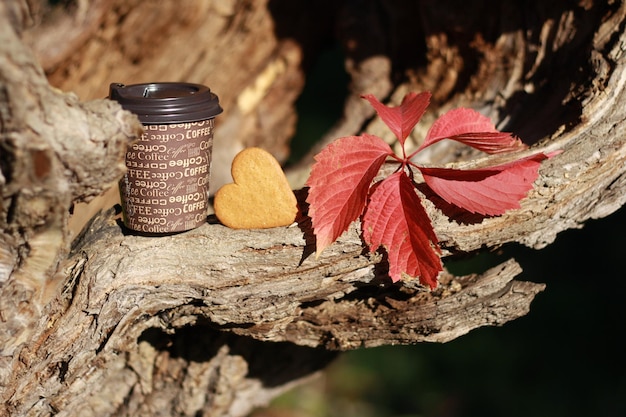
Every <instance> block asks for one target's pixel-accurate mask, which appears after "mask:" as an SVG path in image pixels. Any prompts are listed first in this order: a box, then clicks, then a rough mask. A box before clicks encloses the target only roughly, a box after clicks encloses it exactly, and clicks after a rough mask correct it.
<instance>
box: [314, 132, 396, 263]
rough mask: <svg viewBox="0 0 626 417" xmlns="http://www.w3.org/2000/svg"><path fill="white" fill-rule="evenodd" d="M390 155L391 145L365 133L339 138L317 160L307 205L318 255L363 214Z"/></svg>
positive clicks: (391, 153)
mask: <svg viewBox="0 0 626 417" xmlns="http://www.w3.org/2000/svg"><path fill="white" fill-rule="evenodd" d="M389 155H393V151H392V150H391V147H389V145H387V144H386V143H385V142H384V141H382V140H381V139H380V138H378V137H376V136H372V135H368V134H364V135H362V136H349V137H345V138H340V139H337V140H335V141H334V142H333V143H331V144H330V145H328V146H327V147H326V148H324V149H323V150H322V151H321V152H320V153H319V154H318V155H317V156H316V157H315V159H316V161H317V163H315V164H314V165H313V169H312V171H311V175H310V177H309V179H308V181H307V186H308V187H309V195H308V197H307V202H308V203H309V216H310V217H311V221H312V224H313V230H315V237H316V241H317V253H318V255H319V254H320V253H321V252H322V251H323V250H324V249H325V248H326V247H327V246H329V245H330V244H331V243H333V242H334V241H335V240H337V238H338V237H339V236H341V234H342V233H343V232H345V231H346V230H347V229H348V227H349V226H350V223H352V222H353V221H354V220H356V219H357V218H358V217H359V216H360V215H361V213H363V208H364V207H365V203H366V201H367V195H368V191H369V188H370V185H371V184H372V181H373V180H374V177H375V176H376V174H377V173H378V171H379V170H380V167H381V166H382V164H383V163H384V162H385V159H386V158H387V156H389Z"/></svg>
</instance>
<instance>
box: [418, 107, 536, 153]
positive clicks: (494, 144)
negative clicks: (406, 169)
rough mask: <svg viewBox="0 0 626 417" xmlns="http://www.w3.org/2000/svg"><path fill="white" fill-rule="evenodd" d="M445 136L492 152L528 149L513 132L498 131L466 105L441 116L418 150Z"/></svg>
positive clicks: (484, 117)
mask: <svg viewBox="0 0 626 417" xmlns="http://www.w3.org/2000/svg"><path fill="white" fill-rule="evenodd" d="M443 139H452V140H456V141H458V142H462V143H464V144H466V145H469V146H472V147H474V148H476V149H478V150H481V151H483V152H487V153H490V154H493V153H502V152H511V151H515V150H521V149H524V148H526V145H524V144H523V143H522V141H520V140H519V139H518V138H516V137H514V136H513V135H511V134H510V133H507V132H500V131H498V130H497V129H496V127H495V126H494V125H493V123H492V122H491V120H489V118H488V117H487V116H484V115H482V114H480V113H478V112H477V111H476V110H472V109H466V108H460V109H453V110H450V111H448V112H446V113H445V114H443V115H442V116H441V117H439V118H438V119H437V120H436V121H435V122H434V123H433V125H432V126H431V127H430V129H429V130H428V133H427V134H426V139H425V140H424V143H422V146H420V148H419V149H418V151H420V150H421V149H424V148H426V147H427V146H430V145H432V144H433V143H435V142H439V141H440V140H443Z"/></svg>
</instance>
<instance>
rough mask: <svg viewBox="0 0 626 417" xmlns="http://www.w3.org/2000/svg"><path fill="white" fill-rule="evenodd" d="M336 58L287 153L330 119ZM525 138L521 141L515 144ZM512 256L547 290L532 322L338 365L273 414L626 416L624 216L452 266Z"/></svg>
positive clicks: (337, 76) (367, 352)
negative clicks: (540, 245)
mask: <svg viewBox="0 0 626 417" xmlns="http://www.w3.org/2000/svg"><path fill="white" fill-rule="evenodd" d="M342 60H343V57H342V56H341V53H340V52H339V51H338V49H329V50H328V51H327V52H326V53H324V54H322V55H321V57H320V58H319V60H318V62H317V63H316V65H314V66H313V67H312V69H311V71H310V72H309V73H308V74H307V84H306V87H305V90H304V92H303V94H302V96H301V98H300V100H299V102H298V110H299V117H300V119H299V124H298V131H297V132H298V133H297V135H296V137H294V139H293V142H292V147H293V156H294V158H295V159H297V158H298V157H299V156H301V155H302V154H303V153H304V152H306V150H307V149H308V147H309V146H310V143H312V142H313V141H315V140H318V139H319V137H321V135H323V134H324V132H325V131H327V130H328V129H329V128H330V126H332V124H333V123H334V121H335V120H337V117H338V114H339V113H340V111H341V108H342V104H343V99H344V97H345V94H346V82H347V76H346V75H345V73H344V72H343V69H342V68H343V67H342V66H343V63H342ZM522 139H523V138H522ZM510 257H514V258H515V259H517V260H518V262H519V263H520V264H521V265H522V268H523V270H524V272H523V273H522V275H521V276H519V277H518V279H519V280H527V281H534V282H542V283H546V284H547V288H546V290H545V291H544V292H543V293H540V294H539V295H538V296H537V298H536V299H535V301H534V302H533V303H532V305H531V311H530V313H529V314H528V315H527V316H525V317H523V318H520V319H518V320H515V321H513V322H510V323H507V324H506V325H504V326H503V327H498V328H494V327H486V328H481V329H477V330H474V331H472V332H470V333H469V334H467V335H465V336H463V337H461V338H459V339H456V340H454V341H452V342H449V343H447V344H419V345H415V346H386V347H380V348H375V349H363V350H358V351H353V352H348V353H346V354H343V355H342V356H340V358H339V359H338V360H337V362H335V363H334V364H333V365H332V366H331V367H330V368H329V369H328V370H327V372H326V373H325V375H324V377H323V378H322V379H320V380H317V381H315V382H312V383H310V384H308V385H305V386H303V387H301V388H298V389H296V390H294V391H292V392H290V393H288V394H286V395H284V396H283V397H281V398H279V399H277V400H276V401H275V402H274V404H273V406H272V407H271V408H270V409H268V410H262V411H261V410H260V411H259V413H261V414H262V415H264V416H265V415H268V416H303V417H313V416H315V417H322V416H324V417H326V416H328V417H330V416H332V417H335V416H336V417H352V416H354V417H368V416H372V417H383V416H384V417H386V416H394V417H417V416H425V417H435V416H436V417H460V416H464V417H465V416H468V417H469V416H471V417H490V416H494V417H495V416H498V417H502V416H507V417H517V416H519V417H522V416H523V417H530V416H532V417H543V416H545V417H557V416H564V417H565V416H568V417H575V416H581V417H582V416H585V417H599V416H602V417H620V416H626V359H625V355H626V342H624V337H623V336H624V333H625V332H624V329H625V321H626V301H625V297H626V284H625V282H624V278H625V277H626V273H625V272H624V265H623V263H624V260H625V259H626V209H625V208H622V209H620V210H619V211H618V212H616V213H614V214H613V215H611V216H609V217H607V218H604V219H600V220H590V221H588V222H587V223H586V224H585V226H584V228H583V229H580V230H569V231H565V232H562V233H561V234H559V236H558V238H557V240H556V241H555V242H554V243H553V244H552V245H550V246H548V247H547V248H544V249H542V250H532V249H528V248H525V247H522V246H520V245H510V246H507V247H505V248H502V250H501V251H499V253H497V254H484V255H481V256H479V257H478V258H475V259H470V260H465V261H457V262H454V263H450V262H447V263H446V266H447V267H449V268H451V270H452V271H453V272H455V273H466V272H481V271H483V270H485V269H487V268H488V267H489V266H492V265H495V264H497V263H499V262H502V261H504V260H506V259H508V258H510Z"/></svg>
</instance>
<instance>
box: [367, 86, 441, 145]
mask: <svg viewBox="0 0 626 417" xmlns="http://www.w3.org/2000/svg"><path fill="white" fill-rule="evenodd" d="M362 97H363V98H364V99H366V100H367V101H369V102H370V104H371V105H372V107H373V108H374V109H375V110H376V113H378V116H379V117H380V118H381V120H382V121H383V122H384V123H385V124H386V125H387V127H388V128H389V129H390V130H391V131H392V132H393V133H394V134H395V135H396V138H398V141H400V144H401V145H402V146H404V141H405V140H406V138H407V136H409V134H410V133H411V130H413V128H414V127H415V125H416V124H417V122H419V121H420V119H421V118H422V116H423V115H424V112H425V111H426V108H427V107H428V104H429V103H430V93H429V92H424V93H420V94H417V93H412V92H411V93H408V94H407V95H406V96H404V98H403V99H402V103H401V104H400V105H399V106H397V107H388V106H385V105H384V104H382V103H381V102H380V101H378V100H377V99H376V97H374V96H373V95H371V94H367V95H364V96H362Z"/></svg>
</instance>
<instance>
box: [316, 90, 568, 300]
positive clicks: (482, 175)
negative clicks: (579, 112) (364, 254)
mask: <svg viewBox="0 0 626 417" xmlns="http://www.w3.org/2000/svg"><path fill="white" fill-rule="evenodd" d="M430 97H431V95H430V93H421V94H416V93H408V94H407V95H406V96H405V97H404V99H403V100H402V103H401V104H400V105H399V106H397V107H388V106H386V105H384V104H382V103H381V102H379V101H378V100H377V99H376V98H375V97H374V96H372V95H365V96H363V98H364V99H366V100H368V101H369V103H370V104H371V105H372V107H373V108H374V109H375V110H376V112H377V113H378V115H379V117H380V118H381V120H382V121H383V122H384V123H385V124H386V125H387V126H388V127H389V129H390V130H391V131H392V132H393V133H394V134H395V135H396V137H397V139H398V141H399V142H400V144H401V146H402V157H398V156H396V155H395V154H394V153H393V151H392V150H391V147H390V146H389V145H387V144H386V143H385V142H384V141H383V140H382V139H381V138H379V137H377V136H372V135H368V134H364V135H361V136H349V137H345V138H341V139H338V140H336V141H335V142H333V143H332V144H330V145H328V146H327V147H326V148H325V149H324V150H322V151H321V152H320V153H319V154H318V155H317V156H316V157H315V159H316V163H315V164H314V165H313V169H312V171H311V175H310V177H309V180H308V181H307V185H308V186H309V195H308V197H307V202H308V203H309V216H310V217H311V221H312V226H313V230H314V233H315V236H316V238H317V253H318V255H319V253H321V252H322V251H323V250H324V248H326V247H327V246H329V245H330V244H331V243H332V242H334V241H335V240H336V239H337V238H338V237H339V236H340V235H341V234H342V233H343V232H345V231H346V230H347V229H348V227H349V226H350V223H352V222H353V221H354V220H356V219H358V218H359V217H360V216H362V219H361V220H362V222H361V227H362V232H363V240H364V241H365V243H366V244H367V246H368V248H369V250H370V252H374V251H377V250H378V249H379V248H380V247H381V246H382V247H383V248H385V250H386V251H387V254H388V260H389V276H390V277H391V279H392V280H393V281H398V280H399V279H401V278H402V277H403V276H404V275H408V276H412V277H417V276H419V278H420V282H422V283H423V284H425V285H429V286H430V287H431V288H435V287H436V286H437V276H438V274H439V272H441V270H442V265H441V260H440V255H441V250H440V249H439V247H438V240H437V236H436V234H435V231H434V229H433V226H432V224H431V222H430V219H429V218H428V215H427V213H426V211H425V209H424V207H423V205H422V203H421V199H420V197H419V195H418V194H417V191H416V184H415V183H414V182H413V180H412V174H411V176H410V177H409V175H410V174H409V172H410V171H408V170H409V169H410V167H415V168H417V169H419V170H420V172H421V173H422V176H423V178H424V181H425V182H426V185H427V186H428V188H430V190H431V191H432V192H433V193H434V194H437V195H438V196H439V197H441V198H442V199H443V200H445V201H446V202H447V203H448V204H451V205H453V206H456V207H460V208H461V209H463V210H466V211H468V212H471V213H478V214H480V215H500V214H503V213H504V212H505V211H506V210H509V209H514V208H519V201H520V200H521V199H522V198H524V196H525V195H526V194H527V193H528V191H529V190H530V189H531V188H532V186H533V182H534V181H535V179H536V178H537V175H538V172H539V166H540V163H541V161H543V160H544V159H546V158H549V157H552V156H554V155H555V154H556V153H558V152H553V153H550V154H548V155H545V154H542V153H540V154H535V155H531V156H528V157H525V158H522V159H519V160H516V161H513V162H509V163H505V164H501V165H497V166H492V167H488V168H482V169H474V170H459V169H451V168H435V167H421V166H417V165H415V164H414V163H412V162H411V158H412V156H413V155H415V153H417V152H419V151H420V150H421V149H423V148H425V147H427V146H430V145H432V144H434V143H436V142H438V141H440V140H443V139H452V140H456V141H459V142H462V143H464V144H467V145H469V146H472V147H474V148H476V149H478V150H481V151H484V152H487V153H501V152H510V151H515V150H520V149H524V148H525V147H526V145H524V144H523V143H522V142H521V141H520V140H519V139H518V138H516V137H514V136H513V135H512V134H510V133H503V132H499V131H498V130H497V129H496V128H495V126H494V125H493V123H492V122H491V121H490V120H489V118H488V117H486V116H483V115H482V114H480V113H478V112H476V111H475V110H471V109H463V108H461V109H455V110H450V111H448V112H447V113H445V114H444V115H443V116H441V117H440V118H439V119H437V121H435V123H433V125H432V126H431V128H430V130H429V131H428V133H427V135H426V138H425V140H424V143H423V144H422V145H421V146H420V147H419V148H418V149H417V151H415V152H414V153H413V154H412V155H410V156H408V157H407V156H406V152H405V151H406V150H405V148H404V146H405V141H406V138H407V137H408V135H409V133H410V132H411V130H412V129H413V128H414V127H415V124H416V123H417V122H418V121H419V120H420V118H421V117H422V116H423V114H424V112H425V111H426V108H427V107H428V103H429V101H430ZM388 157H393V159H394V160H395V162H396V163H399V164H400V166H399V169H398V170H397V171H396V172H395V173H394V174H391V175H390V176H388V177H387V178H385V179H383V180H381V181H378V182H377V183H376V184H373V185H372V182H373V181H374V179H375V177H376V175H377V174H378V172H379V170H380V168H381V166H382V165H383V163H384V162H385V160H386V159H387V158H388ZM433 193H428V196H429V198H431V199H433V200H439V201H441V200H440V199H439V197H435V195H434V194H433ZM368 197H369V198H368Z"/></svg>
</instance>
